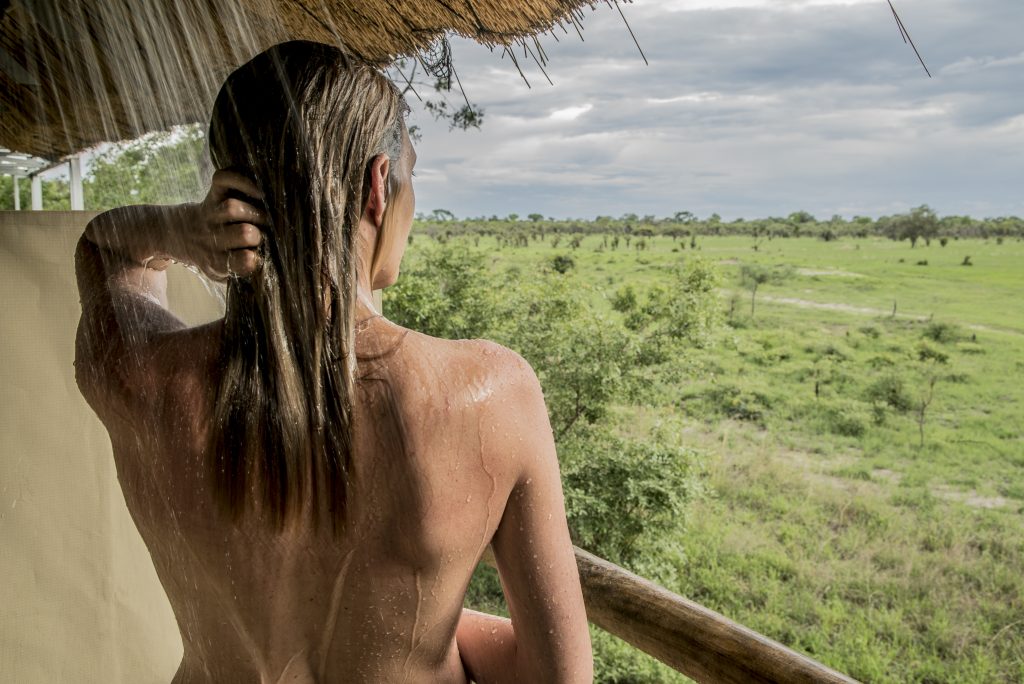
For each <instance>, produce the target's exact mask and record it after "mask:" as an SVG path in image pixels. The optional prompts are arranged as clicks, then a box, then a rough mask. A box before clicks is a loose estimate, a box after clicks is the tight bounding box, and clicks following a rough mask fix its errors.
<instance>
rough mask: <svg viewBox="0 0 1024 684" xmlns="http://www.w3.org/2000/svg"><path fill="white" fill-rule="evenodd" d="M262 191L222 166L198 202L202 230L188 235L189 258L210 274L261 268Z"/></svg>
mask: <svg viewBox="0 0 1024 684" xmlns="http://www.w3.org/2000/svg"><path fill="white" fill-rule="evenodd" d="M262 200H263V194H262V193H261V192H260V191H259V189H258V188H257V187H256V184H255V183H253V182H252V180H250V179H249V178H247V177H245V176H244V175H242V174H240V173H237V172H234V171H230V170H227V169H221V170H220V171H217V172H216V173H214V174H213V180H212V182H211V183H210V191H209V192H208V193H207V195H206V198H205V199H204V200H203V201H202V202H201V203H200V204H198V205H196V209H197V212H198V221H197V223H198V226H199V230H197V231H194V232H193V234H192V235H190V236H189V238H190V239H189V242H190V245H189V252H190V254H189V257H190V258H189V261H190V262H191V263H193V264H194V265H195V266H196V267H197V268H199V269H200V270H201V271H202V272H203V273H204V274H206V276H207V277H209V278H211V279H213V280H217V281H224V280H227V279H228V278H231V277H233V276H234V277H239V278H245V277H248V276H251V275H252V274H254V273H255V272H256V271H258V270H259V268H260V254H259V245H260V242H262V240H263V230H264V229H265V228H266V225H267V213H266V211H264V210H263V208H262V206H261V205H262Z"/></svg>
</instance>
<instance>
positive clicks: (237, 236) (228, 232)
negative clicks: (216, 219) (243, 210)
mask: <svg viewBox="0 0 1024 684" xmlns="http://www.w3.org/2000/svg"><path fill="white" fill-rule="evenodd" d="M210 237H211V242H212V245H211V247H212V248H213V249H215V250H221V251H227V250H233V249H250V248H254V247H259V246H260V243H261V242H263V232H262V231H261V230H260V228H259V226H254V225H253V224H251V223H228V224H224V225H222V226H218V227H217V228H216V229H215V230H214V231H213V233H212V235H211V236H210Z"/></svg>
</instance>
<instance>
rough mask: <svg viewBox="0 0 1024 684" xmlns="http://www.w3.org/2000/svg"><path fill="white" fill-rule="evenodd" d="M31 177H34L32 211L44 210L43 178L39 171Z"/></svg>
mask: <svg viewBox="0 0 1024 684" xmlns="http://www.w3.org/2000/svg"><path fill="white" fill-rule="evenodd" d="M30 178H31V179H32V211H42V209H43V179H42V178H40V177H39V174H38V173H33V174H32V175H31V176H30Z"/></svg>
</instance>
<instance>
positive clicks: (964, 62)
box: [940, 52, 1024, 76]
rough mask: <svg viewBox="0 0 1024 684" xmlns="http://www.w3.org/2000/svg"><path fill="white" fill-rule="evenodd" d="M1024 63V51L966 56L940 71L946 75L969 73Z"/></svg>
mask: <svg viewBox="0 0 1024 684" xmlns="http://www.w3.org/2000/svg"><path fill="white" fill-rule="evenodd" d="M1022 64H1024V52H1020V53H1018V54H1016V55H1013V56H1011V57H992V56H987V57H965V58H963V59H959V60H957V61H955V62H953V63H952V64H947V65H946V66H944V67H942V70H941V72H940V73H942V74H946V75H950V76H952V75H957V74H969V73H971V72H975V71H982V70H985V69H998V68H1000V67H1011V66H1021V65H1022Z"/></svg>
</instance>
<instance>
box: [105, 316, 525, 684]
mask: <svg viewBox="0 0 1024 684" xmlns="http://www.w3.org/2000/svg"><path fill="white" fill-rule="evenodd" d="M176 335H177V336H178V337H179V339H177V340H175V341H174V343H173V344H166V345H162V346H161V351H159V352H157V353H155V354H153V355H152V357H151V359H150V360H149V361H148V364H149V369H148V372H149V374H150V377H151V378H155V379H157V380H156V381H154V383H153V384H152V385H150V384H149V383H147V386H148V387H150V388H151V389H149V390H148V391H147V392H143V393H142V395H147V394H148V395H149V396H148V398H146V397H145V396H143V398H142V400H140V401H138V402H135V404H134V406H133V407H132V408H130V409H122V410H114V409H111V408H110V407H109V406H107V405H105V403H104V402H102V401H94V400H93V399H92V398H90V402H91V403H93V405H94V408H96V410H97V413H99V415H100V417H101V419H102V420H103V422H104V423H105V424H106V426H107V427H108V430H109V431H110V434H111V440H112V442H113V447H114V456H115V460H116V463H117V471H118V477H119V479H120V482H121V486H122V489H123V491H124V494H125V498H126V501H127V503H128V507H129V510H130V511H131V513H132V516H133V517H134V519H135V522H136V524H137V525H138V528H139V530H140V532H141V534H142V536H143V538H144V539H145V542H146V544H147V546H148V547H149V549H150V552H151V553H152V556H153V561H154V563H155V565H156V569H157V572H158V575H159V577H160V580H161V582H162V583H163V585H164V588H165V590H166V591H167V594H168V597H169V599H170V601H171V604H172V607H173V609H174V613H175V615H176V618H177V620H178V624H179V628H180V630H181V635H182V639H183V642H184V648H185V652H184V658H183V661H182V664H181V668H180V669H179V671H178V674H177V676H176V678H175V682H261V683H262V682H340V681H344V682H410V683H411V682H460V683H461V682H465V681H466V675H465V674H464V671H463V668H462V666H461V663H460V658H459V653H458V649H457V645H456V640H455V631H456V627H457V625H458V621H459V617H460V613H461V610H462V602H463V596H464V594H465V590H466V587H467V585H468V583H469V580H470V577H471V575H472V572H473V569H474V567H475V566H476V564H477V562H478V561H479V559H480V557H481V555H482V554H483V552H484V550H485V548H486V546H487V545H488V544H489V543H490V542H491V540H492V537H493V536H494V534H495V531H496V530H497V528H498V525H499V522H500V521H501V520H502V516H503V512H504V509H505V506H506V502H507V501H508V499H509V495H510V492H511V491H512V490H513V487H514V486H515V483H516V477H517V475H518V472H517V471H516V470H515V468H514V467H513V466H512V465H511V464H510V463H508V461H507V460H506V459H504V458H503V457H502V454H503V453H504V451H503V449H502V448H501V444H502V443H505V442H508V441H509V440H515V436H514V435H509V434H507V430H506V429H504V428H500V427H496V426H495V424H494V423H493V422H492V421H489V420H488V416H489V415H492V414H493V412H495V411H500V410H502V408H503V407H501V406H499V405H497V404H499V403H501V402H502V401H503V397H505V398H507V395H508V389H509V388H507V387H505V386H504V385H503V383H507V377H508V375H509V374H508V373H506V372H504V371H505V370H507V369H508V368H509V364H510V363H511V364H515V363H516V358H517V357H515V355H514V354H512V353H511V352H508V351H507V350H505V349H503V348H501V347H499V346H498V345H494V344H492V343H489V342H484V341H460V342H452V341H445V340H438V339H434V338H430V337H427V336H425V335H421V334H419V333H415V332H411V331H408V330H405V329H402V328H399V327H398V326H395V325H394V324H392V323H390V322H388V321H386V320H385V319H383V318H377V319H373V320H370V321H368V323H367V324H366V325H365V326H364V329H363V330H361V331H360V332H359V333H358V335H357V344H356V350H357V355H358V356H359V358H360V362H359V369H360V372H359V375H360V381H359V397H358V400H357V402H356V419H357V432H356V441H355V445H356V448H355V450H354V457H353V473H352V486H351V488H350V490H349V510H348V517H347V519H348V521H349V525H348V527H347V531H346V532H345V533H344V534H342V535H341V536H340V538H334V537H333V536H332V535H331V533H330V531H328V530H324V531H319V532H314V531H313V530H312V529H310V528H309V527H302V526H296V527H293V528H289V529H288V530H286V531H285V532H284V533H283V534H275V533H273V532H272V531H271V530H270V529H269V528H267V527H264V526H262V525H260V524H259V523H257V522H252V521H249V522H244V523H243V524H242V525H241V526H239V527H233V526H231V525H230V524H228V523H227V522H226V521H225V520H224V519H223V518H221V517H220V514H219V513H218V511H217V508H216V505H215V504H214V501H215V499H214V496H213V492H212V488H211V482H210V479H209V478H208V476H207V474H208V465H207V463H206V459H207V458H208V454H207V450H208V447H207V444H208V443H209V436H210V432H209V431H210V429H211V422H212V415H213V402H214V393H215V391H216V387H217V383H218V380H219V378H218V375H217V373H218V369H217V358H218V352H219V350H218V345H219V335H220V328H219V326H218V325H215V324H214V325H210V326H205V327H203V328H196V329H191V330H183V331H180V332H178V333H176ZM514 357H515V358H514ZM157 388H158V389H157Z"/></svg>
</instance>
